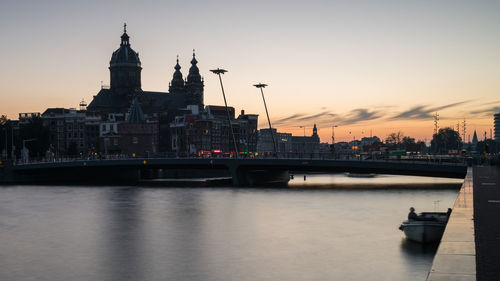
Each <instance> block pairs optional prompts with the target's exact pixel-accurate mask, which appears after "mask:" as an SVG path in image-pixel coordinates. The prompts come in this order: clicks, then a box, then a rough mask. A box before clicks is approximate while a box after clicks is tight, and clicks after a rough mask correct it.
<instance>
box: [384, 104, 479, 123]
mask: <svg viewBox="0 0 500 281" xmlns="http://www.w3.org/2000/svg"><path fill="white" fill-rule="evenodd" d="M469 102H471V101H470V100H468V101H461V102H456V103H450V104H446V105H442V106H436V107H431V106H428V105H417V106H414V107H412V108H410V109H408V110H406V111H403V112H400V113H398V114H396V115H395V116H392V117H390V118H389V120H397V119H413V120H415V119H417V120H421V119H430V118H432V116H433V115H434V113H435V112H437V111H440V110H444V109H448V108H452V107H457V106H459V105H463V104H466V103H469Z"/></svg>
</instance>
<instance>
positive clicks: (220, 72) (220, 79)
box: [210, 68, 238, 158]
mask: <svg viewBox="0 0 500 281" xmlns="http://www.w3.org/2000/svg"><path fill="white" fill-rule="evenodd" d="M210 71H211V72H213V73H214V74H217V75H218V76H219V81H220V87H221V89H222V96H223V97H224V105H225V106H226V113H227V121H228V122H229V128H230V130H231V135H232V136H233V143H234V151H235V152H236V158H238V145H237V144H236V138H235V137H234V131H233V124H231V116H230V115H229V109H228V108H227V101H226V94H225V93H224V85H222V77H221V76H220V75H221V74H224V73H226V72H227V70H225V69H219V68H217V69H212V70H210Z"/></svg>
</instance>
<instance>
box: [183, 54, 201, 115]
mask: <svg viewBox="0 0 500 281" xmlns="http://www.w3.org/2000/svg"><path fill="white" fill-rule="evenodd" d="M197 64H198V61H197V60H196V55H195V53H194V50H193V59H192V60H191V67H190V68H189V74H188V76H187V80H186V87H185V89H186V104H188V105H189V104H196V105H198V108H199V109H200V110H202V109H203V106H204V104H203V88H204V84H203V78H202V77H201V75H200V70H199V69H198V66H197Z"/></svg>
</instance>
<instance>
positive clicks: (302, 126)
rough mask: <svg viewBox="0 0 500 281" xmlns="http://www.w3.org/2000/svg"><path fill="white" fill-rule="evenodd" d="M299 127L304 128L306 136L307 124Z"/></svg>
mask: <svg viewBox="0 0 500 281" xmlns="http://www.w3.org/2000/svg"><path fill="white" fill-rule="evenodd" d="M299 128H304V137H305V136H306V128H307V127H306V126H299Z"/></svg>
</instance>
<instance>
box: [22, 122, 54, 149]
mask: <svg viewBox="0 0 500 281" xmlns="http://www.w3.org/2000/svg"><path fill="white" fill-rule="evenodd" d="M28 139H32V140H33V141H29V142H25V144H26V147H27V148H28V149H29V152H30V156H31V157H43V156H44V155H45V152H46V151H47V149H48V148H49V145H50V135H49V129H48V128H47V127H45V126H43V121H42V119H41V118H40V117H33V118H31V119H30V120H29V122H28V123H26V124H22V125H20V126H19V139H18V140H17V144H16V147H17V148H19V149H22V147H23V140H28Z"/></svg>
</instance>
